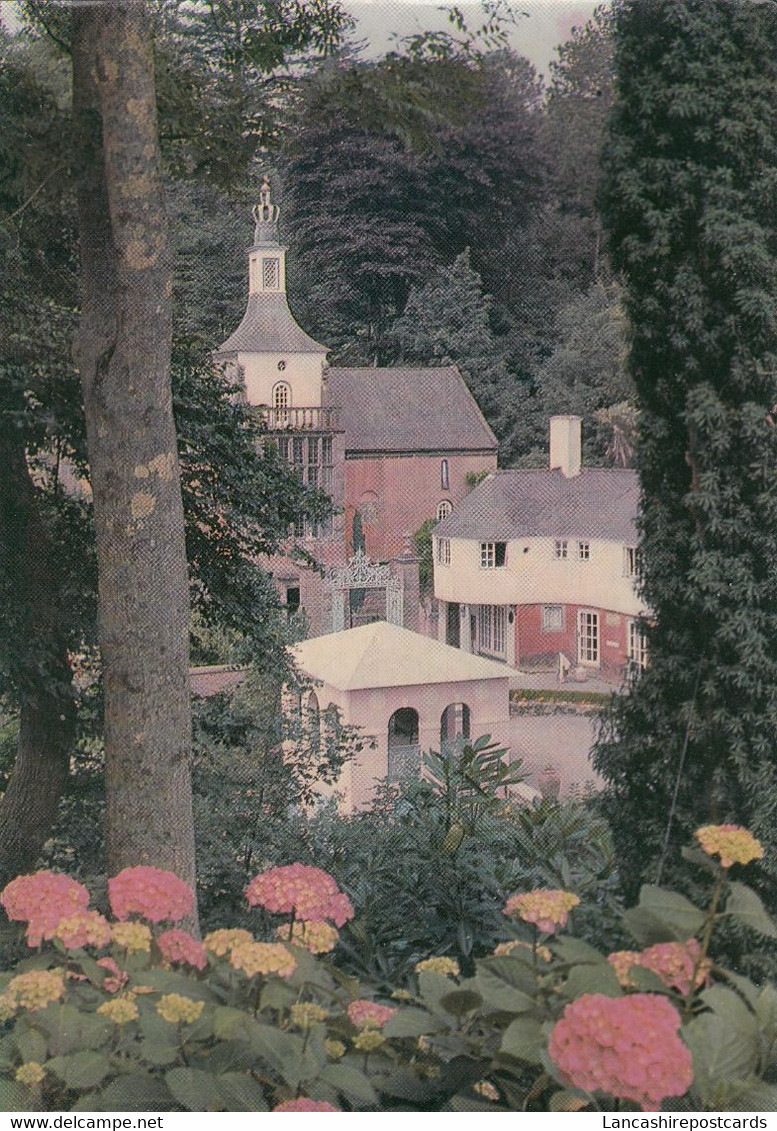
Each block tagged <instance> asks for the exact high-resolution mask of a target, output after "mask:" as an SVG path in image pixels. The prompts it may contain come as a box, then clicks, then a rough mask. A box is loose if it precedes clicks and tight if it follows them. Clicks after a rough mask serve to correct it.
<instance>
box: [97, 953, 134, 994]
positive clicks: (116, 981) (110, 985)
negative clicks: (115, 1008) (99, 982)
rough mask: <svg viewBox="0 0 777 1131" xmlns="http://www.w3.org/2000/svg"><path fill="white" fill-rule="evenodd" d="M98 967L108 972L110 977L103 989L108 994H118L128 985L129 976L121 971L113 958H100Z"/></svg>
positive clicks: (107, 978) (104, 982)
mask: <svg viewBox="0 0 777 1131" xmlns="http://www.w3.org/2000/svg"><path fill="white" fill-rule="evenodd" d="M97 965H98V966H102V967H103V969H104V970H107V971H108V975H107V977H106V978H105V979H104V981H103V989H104V990H105V992H106V993H107V994H117V993H118V992H119V990H120V989H121V988H122V986H125V985H126V984H127V981H128V980H129V974H126V973H125V972H124V971H123V970H120V969H119V967H118V965H117V963H116V961H115V960H114V959H113V958H98V959H97Z"/></svg>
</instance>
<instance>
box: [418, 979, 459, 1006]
mask: <svg viewBox="0 0 777 1131" xmlns="http://www.w3.org/2000/svg"><path fill="white" fill-rule="evenodd" d="M456 988H457V986H456V983H455V982H454V981H452V980H451V979H450V978H446V977H445V975H444V974H438V973H437V972H436V971H435V970H422V971H421V973H420V974H419V975H418V990H419V997H420V998H421V1000H422V1001H423V1003H424V1005H425V1006H426V1008H427V1009H429V1010H431V1012H432V1013H438V1014H439V1013H441V1012H445V1007H444V1006H443V1005H441V1004H440V1003H441V1001H442V999H443V998H444V997H446V995H447V994H449V993H451V991H452V990H455V989H456Z"/></svg>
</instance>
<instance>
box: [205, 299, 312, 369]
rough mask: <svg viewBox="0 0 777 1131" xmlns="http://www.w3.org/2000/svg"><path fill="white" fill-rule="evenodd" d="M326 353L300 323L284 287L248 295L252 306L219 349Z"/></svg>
mask: <svg viewBox="0 0 777 1131" xmlns="http://www.w3.org/2000/svg"><path fill="white" fill-rule="evenodd" d="M284 352H285V353H326V352H327V347H326V346H322V345H321V344H320V343H319V342H316V341H314V340H313V338H311V337H310V335H309V334H306V333H305V331H304V330H303V329H302V328H301V327H300V326H298V325H297V322H296V320H295V318H294V315H293V314H292V313H291V310H290V309H289V303H288V300H287V298H286V295H285V294H284V292H283V291H277V292H272V293H269V294H268V293H267V292H263V293H261V294H252V295H249V296H248V306H247V307H246V312H245V314H244V315H243V321H242V322H241V323H240V325H239V326H238V328H237V329H236V330H235V331H234V333H232V334H230V335H229V337H228V338H227V340H226V341H225V342H224V343H223V344H222V345H220V346H219V348H218V349H217V350H216V353H215V355H214V356H215V357H222V356H223V355H224V354H229V353H284Z"/></svg>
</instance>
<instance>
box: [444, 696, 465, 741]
mask: <svg viewBox="0 0 777 1131" xmlns="http://www.w3.org/2000/svg"><path fill="white" fill-rule="evenodd" d="M470 718H471V715H470V709H469V707H468V706H467V704H466V703H449V704H448V706H447V707H446V708H445V710H444V711H443V713H442V715H441V716H440V746H446V745H449V744H450V743H451V742H454V741H455V740H456V739H457V738H470V737H471V735H470Z"/></svg>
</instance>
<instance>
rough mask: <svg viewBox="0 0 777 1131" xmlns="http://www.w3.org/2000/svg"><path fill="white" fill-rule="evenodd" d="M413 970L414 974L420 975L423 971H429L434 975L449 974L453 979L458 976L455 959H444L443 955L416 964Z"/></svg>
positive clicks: (457, 966) (457, 965)
mask: <svg viewBox="0 0 777 1131" xmlns="http://www.w3.org/2000/svg"><path fill="white" fill-rule="evenodd" d="M415 970H416V974H420V973H421V972H422V971H423V970H431V971H432V972H433V973H435V974H450V975H451V976H452V977H454V978H458V976H459V964H458V962H457V961H456V959H455V958H446V957H445V956H443V955H435V956H434V957H432V958H424V959H422V961H421V962H416V964H415Z"/></svg>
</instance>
